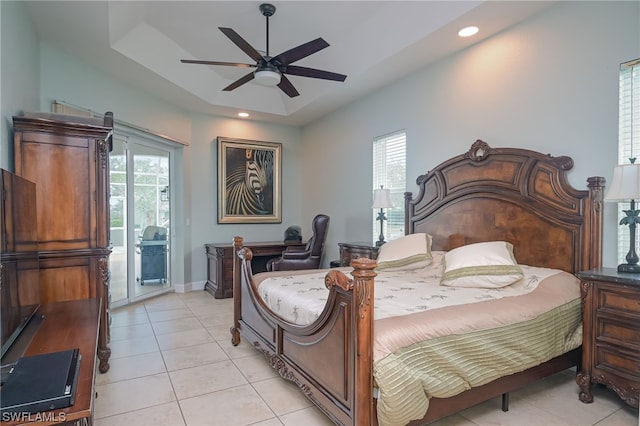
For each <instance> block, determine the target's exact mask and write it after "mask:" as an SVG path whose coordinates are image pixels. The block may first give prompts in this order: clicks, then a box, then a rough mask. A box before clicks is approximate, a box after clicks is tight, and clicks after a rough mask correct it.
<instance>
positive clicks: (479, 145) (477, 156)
mask: <svg viewBox="0 0 640 426" xmlns="http://www.w3.org/2000/svg"><path fill="white" fill-rule="evenodd" d="M491 151H493V148H491V147H490V146H489V144H488V143H486V142H485V141H483V140H480V139H478V140H476V141H475V142H474V143H473V145H471V148H470V149H469V151H467V153H466V154H465V157H467V158H469V159H470V160H471V161H482V160H484V159H485V158H487V156H488V155H489V154H491Z"/></svg>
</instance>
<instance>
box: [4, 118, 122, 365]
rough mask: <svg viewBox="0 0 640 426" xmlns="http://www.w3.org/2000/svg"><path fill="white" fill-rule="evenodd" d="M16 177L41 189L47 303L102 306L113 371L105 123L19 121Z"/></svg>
mask: <svg viewBox="0 0 640 426" xmlns="http://www.w3.org/2000/svg"><path fill="white" fill-rule="evenodd" d="M13 131H14V143H15V145H14V148H15V169H16V170H15V172H16V174H17V175H20V176H23V177H25V178H26V179H29V180H30V181H32V182H35V184H36V204H37V216H38V249H39V255H40V300H41V303H47V302H56V301H63V300H76V299H86V298H100V299H102V308H101V314H100V329H99V332H98V358H99V360H100V365H99V369H100V372H102V373H105V372H106V371H107V370H108V369H109V357H110V355H111V349H110V348H109V280H110V273H109V255H110V254H111V242H110V235H109V234H110V232H109V226H110V224H109V152H110V151H111V147H112V132H113V114H112V113H107V114H106V115H105V117H104V121H103V120H102V119H92V118H85V117H73V116H62V115H60V114H41V113H34V114H25V116H24V117H13Z"/></svg>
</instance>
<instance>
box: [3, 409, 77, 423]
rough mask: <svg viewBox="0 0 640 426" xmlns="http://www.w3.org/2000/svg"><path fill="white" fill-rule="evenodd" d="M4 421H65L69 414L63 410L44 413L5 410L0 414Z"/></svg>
mask: <svg viewBox="0 0 640 426" xmlns="http://www.w3.org/2000/svg"><path fill="white" fill-rule="evenodd" d="M0 419H2V421H3V422H50V423H64V422H65V421H66V420H67V415H66V414H65V413H63V412H59V413H55V412H50V411H46V412H43V413H30V412H28V411H17V412H15V413H10V412H6V411H5V412H3V413H2V415H0Z"/></svg>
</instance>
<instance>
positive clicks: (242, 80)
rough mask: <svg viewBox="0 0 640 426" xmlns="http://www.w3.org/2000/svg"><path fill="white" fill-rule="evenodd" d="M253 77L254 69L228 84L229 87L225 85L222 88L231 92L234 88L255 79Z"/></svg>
mask: <svg viewBox="0 0 640 426" xmlns="http://www.w3.org/2000/svg"><path fill="white" fill-rule="evenodd" d="M253 77H254V76H253V71H252V72H250V73H249V74H247V75H245V76H244V77H242V78H239V79H237V80H236V81H234V82H233V83H231V84H230V85H228V86H227V87H225V88H224V89H222V90H224V91H226V92H230V91H232V90H233V89H237V88H238V87H240V86H242V85H243V84H245V83H248V82H250V81H251V80H253Z"/></svg>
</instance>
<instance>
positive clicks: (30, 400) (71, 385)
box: [0, 349, 81, 413]
mask: <svg viewBox="0 0 640 426" xmlns="http://www.w3.org/2000/svg"><path fill="white" fill-rule="evenodd" d="M80 359H81V356H80V350H79V349H71V350H68V351H62V352H51V353H48V354H42V355H34V356H27V357H22V358H20V359H19V360H18V362H16V364H15V366H14V367H13V369H12V370H11V372H10V373H9V375H8V377H7V379H6V381H5V382H4V384H3V385H2V388H0V392H1V393H2V398H1V399H0V412H14V413H15V412H22V413H27V412H28V413H39V412H42V411H48V410H55V409H59V408H64V407H69V406H71V405H73V403H74V398H75V394H76V387H77V385H78V376H79V369H80Z"/></svg>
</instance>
